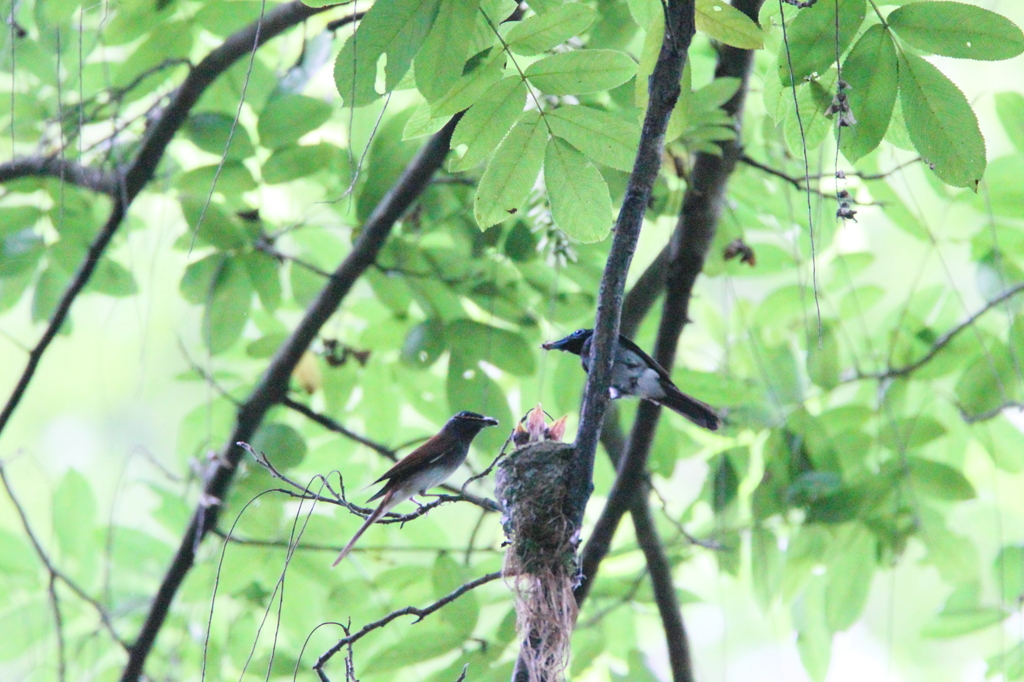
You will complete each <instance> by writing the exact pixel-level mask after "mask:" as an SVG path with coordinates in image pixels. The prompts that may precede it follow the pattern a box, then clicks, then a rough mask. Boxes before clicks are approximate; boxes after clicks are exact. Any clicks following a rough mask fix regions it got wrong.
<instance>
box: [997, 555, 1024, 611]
mask: <svg viewBox="0 0 1024 682" xmlns="http://www.w3.org/2000/svg"><path fill="white" fill-rule="evenodd" d="M992 568H993V570H994V571H995V576H996V585H999V588H1000V590H1001V592H1002V600H1003V601H1004V602H1005V603H1007V604H1017V603H1019V602H1020V600H1021V598H1024V546H1021V545H1007V546H1005V547H1003V548H1002V549H1001V550H999V555H998V556H996V560H995V563H994V564H993V566H992Z"/></svg>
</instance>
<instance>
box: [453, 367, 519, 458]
mask: <svg viewBox="0 0 1024 682" xmlns="http://www.w3.org/2000/svg"><path fill="white" fill-rule="evenodd" d="M475 356H476V352H474V353H473V354H472V355H470V356H467V355H466V354H464V353H462V352H460V351H459V349H457V348H455V349H453V352H452V354H451V355H450V356H449V358H448V379H447V383H446V394H447V398H448V410H449V412H448V413H449V414H453V413H455V412H458V411H460V410H472V411H473V412H478V413H480V414H486V415H489V416H491V417H494V418H495V419H497V420H498V422H499V426H498V428H494V429H484V430H483V431H481V432H480V435H479V436H477V437H476V440H474V441H473V445H474V447H476V448H478V449H479V450H480V451H481V452H484V453H488V454H489V453H491V452H497V451H498V449H499V448H500V447H501V446H502V444H503V443H504V442H505V438H506V437H507V436H508V430H509V429H511V427H512V425H513V423H514V422H513V421H512V411H511V410H510V409H509V407H508V399H507V398H506V397H505V391H504V390H502V388H501V386H500V385H499V384H498V383H497V382H496V381H494V380H493V379H491V378H490V377H489V376H487V374H486V373H485V372H484V370H483V369H482V368H481V367H480V365H479V360H478V359H477V358H476V357H475ZM488 461H490V460H488Z"/></svg>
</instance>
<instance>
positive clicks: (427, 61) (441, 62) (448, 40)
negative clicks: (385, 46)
mask: <svg viewBox="0 0 1024 682" xmlns="http://www.w3.org/2000/svg"><path fill="white" fill-rule="evenodd" d="M478 5H479V2H478V1H474V0H441V6H440V9H438V11H437V19H436V20H435V21H434V25H433V27H431V29H430V33H429V34H427V38H426V40H425V41H424V42H423V48H422V49H421V50H420V51H419V54H417V55H416V58H415V64H416V87H417V88H419V91H420V92H421V93H422V94H423V97H425V98H426V100H427V101H428V102H433V101H435V100H437V99H440V98H441V97H442V96H443V95H444V94H445V93H446V92H448V91H449V90H450V89H451V88H452V86H453V85H455V83H457V82H458V80H459V78H460V77H461V76H462V67H463V66H464V65H465V63H466V51H467V49H468V48H469V44H468V42H467V41H466V36H468V35H472V33H473V26H474V25H475V24H476V17H477V8H478ZM389 60H390V57H389Z"/></svg>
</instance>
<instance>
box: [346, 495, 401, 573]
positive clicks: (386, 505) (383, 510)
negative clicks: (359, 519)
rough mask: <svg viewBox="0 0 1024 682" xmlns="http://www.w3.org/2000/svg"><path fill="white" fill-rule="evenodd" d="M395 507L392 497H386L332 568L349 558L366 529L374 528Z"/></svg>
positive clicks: (349, 542) (368, 517) (367, 518)
mask: <svg viewBox="0 0 1024 682" xmlns="http://www.w3.org/2000/svg"><path fill="white" fill-rule="evenodd" d="M393 506H395V505H394V504H391V496H390V495H385V496H384V499H383V500H381V503H380V506H379V507H377V508H376V509H375V510H374V511H373V513H372V514H370V515H369V516H367V517H366V521H365V522H363V525H362V526H360V527H359V530H357V531H356V534H355V535H353V536H352V539H351V540H349V541H348V544H347V545H345V549H343V550H341V554H339V555H338V558H337V559H335V560H334V563H333V564H331V568H334V567H335V566H337V565H338V564H340V563H341V560H342V559H344V558H345V557H346V556H348V553H349V552H351V551H352V548H353V547H355V545H356V540H358V539H359V538H361V537H362V536H363V533H365V532H366V529H367V528H369V527H370V526H372V525H373V524H374V523H376V522H377V521H379V520H380V518H381V517H382V516H384V515H385V514H387V513H388V511H389V510H390V509H391V507H393Z"/></svg>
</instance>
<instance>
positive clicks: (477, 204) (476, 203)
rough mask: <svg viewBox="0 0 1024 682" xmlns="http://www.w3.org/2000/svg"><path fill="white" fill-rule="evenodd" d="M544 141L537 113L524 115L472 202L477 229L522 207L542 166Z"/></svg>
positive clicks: (544, 133) (485, 176) (543, 128)
mask: <svg viewBox="0 0 1024 682" xmlns="http://www.w3.org/2000/svg"><path fill="white" fill-rule="evenodd" d="M546 141H547V129H546V128H545V127H544V124H543V123H542V121H541V117H540V113H539V112H537V111H528V112H526V113H525V114H523V115H522V117H521V118H520V119H519V122H518V123H516V125H515V126H514V127H513V128H512V130H511V132H509V134H508V135H507V136H506V137H505V139H504V140H503V141H502V143H501V144H500V145H499V146H498V150H497V151H496V152H495V153H494V156H493V157H491V161H490V163H488V164H487V170H485V171H484V174H483V176H482V177H481V178H480V184H479V185H478V186H477V190H476V196H475V197H474V199H473V214H474V216H475V217H476V222H477V224H478V225H479V226H480V228H481V229H485V228H488V227H490V226H491V225H495V224H497V223H500V222H502V221H503V220H506V219H508V218H510V217H511V216H513V215H515V213H517V212H518V211H519V209H520V208H522V207H523V204H524V203H526V199H527V198H528V197H529V195H530V190H531V189H532V188H533V183H534V182H535V181H536V180H537V174H538V173H539V172H540V168H541V164H542V163H543V162H544V144H545V142H546Z"/></svg>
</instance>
